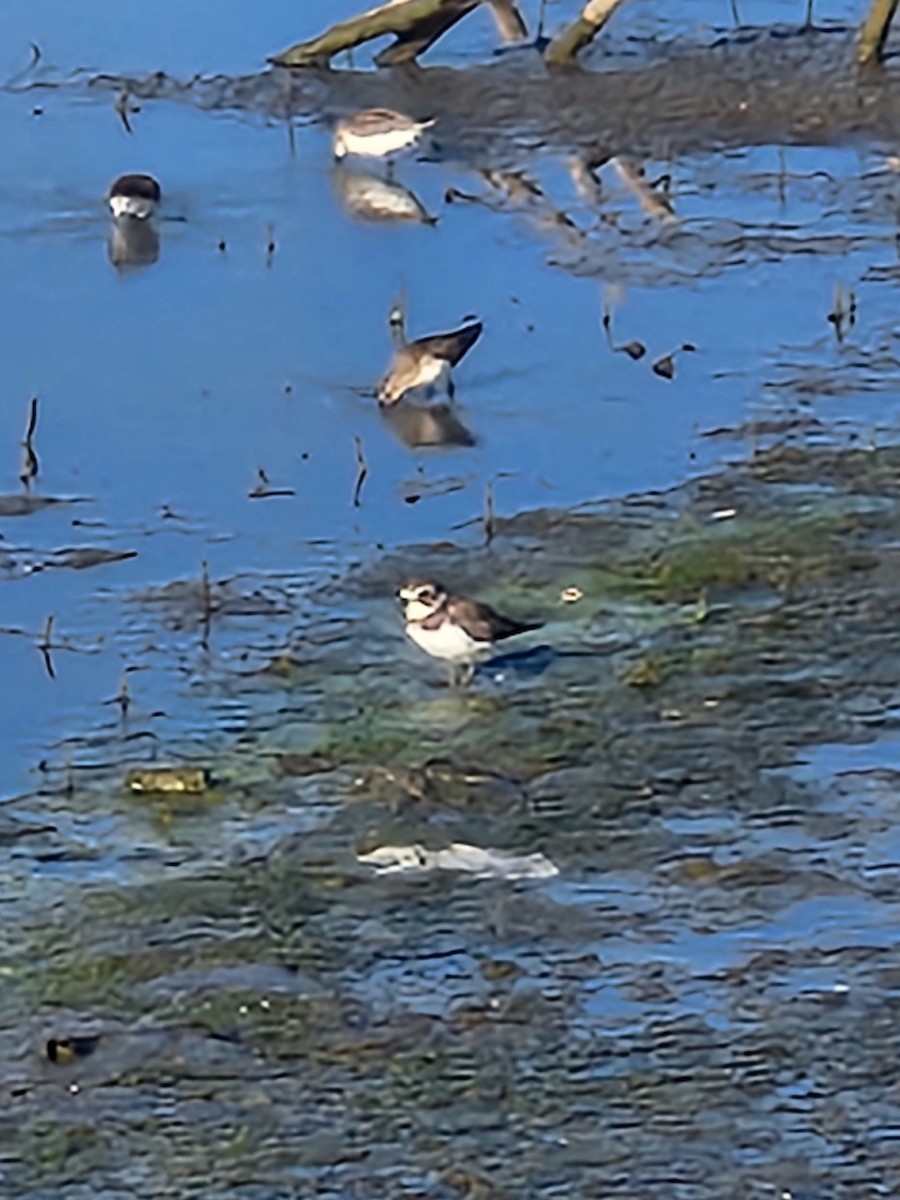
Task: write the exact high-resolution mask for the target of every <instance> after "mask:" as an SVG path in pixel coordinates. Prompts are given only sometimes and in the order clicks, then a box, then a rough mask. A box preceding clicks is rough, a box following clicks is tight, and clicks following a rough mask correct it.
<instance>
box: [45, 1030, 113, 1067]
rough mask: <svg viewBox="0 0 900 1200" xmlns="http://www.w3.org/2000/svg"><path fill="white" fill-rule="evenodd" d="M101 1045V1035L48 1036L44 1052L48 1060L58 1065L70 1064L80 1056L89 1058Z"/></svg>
mask: <svg viewBox="0 0 900 1200" xmlns="http://www.w3.org/2000/svg"><path fill="white" fill-rule="evenodd" d="M99 1045H100V1036H99V1034H95V1035H93V1036H88V1035H85V1034H81V1035H79V1036H77V1037H62V1038H55V1037H52V1038H48V1039H47V1042H46V1044H45V1046H44V1054H45V1055H46V1057H47V1061H48V1062H52V1063H54V1064H55V1065H56V1066H58V1067H65V1066H68V1065H69V1064H70V1063H73V1062H75V1061H76V1060H77V1059H79V1058H87V1057H88V1055H90V1054H93V1053H94V1051H95V1050H96V1049H97V1047H98V1046H99Z"/></svg>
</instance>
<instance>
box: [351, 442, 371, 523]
mask: <svg viewBox="0 0 900 1200" xmlns="http://www.w3.org/2000/svg"><path fill="white" fill-rule="evenodd" d="M353 445H354V447H355V449H356V486H355V487H354V489H353V507H354V508H359V507H360V500H359V497H360V493H361V492H362V486H363V484H364V483H365V481H366V476H367V475H368V474H369V466H368V463H367V462H366V456H365V455H364V454H363V444H362V438H359V437H355V438H354V439H353Z"/></svg>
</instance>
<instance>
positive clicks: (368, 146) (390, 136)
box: [343, 125, 419, 158]
mask: <svg viewBox="0 0 900 1200" xmlns="http://www.w3.org/2000/svg"><path fill="white" fill-rule="evenodd" d="M343 136H344V146H345V147H346V150H347V153H348V154H361V155H366V156H367V157H369V158H384V157H385V155H387V154H396V153H397V152H398V151H400V150H405V149H406V147H407V146H411V145H412V144H413V143H414V142H415V141H416V139H417V138H418V136H419V129H418V126H416V125H410V126H408V127H407V128H402V127H401V128H399V129H384V130H379V131H377V132H376V131H373V132H372V133H357V132H355V131H354V130H353V129H345V130H344V131H343Z"/></svg>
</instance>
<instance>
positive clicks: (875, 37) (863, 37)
mask: <svg viewBox="0 0 900 1200" xmlns="http://www.w3.org/2000/svg"><path fill="white" fill-rule="evenodd" d="M896 11H897V0H872V3H871V4H870V6H869V11H868V12H867V13H866V19H865V21H864V22H863V27H862V30H861V32H860V35H859V45H858V46H857V49H856V57H857V61H858V62H859V63H860V65H861V66H866V65H867V64H869V63H874V62H880V61H881V56H882V52H883V51H884V43H885V42H886V41H887V36H888V34H889V33H890V29H891V21H892V20H893V19H894V13H895V12H896Z"/></svg>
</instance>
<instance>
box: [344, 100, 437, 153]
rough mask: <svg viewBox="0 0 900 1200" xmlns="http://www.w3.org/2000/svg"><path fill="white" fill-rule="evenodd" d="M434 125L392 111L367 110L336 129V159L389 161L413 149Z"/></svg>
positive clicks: (345, 121) (348, 118) (432, 121)
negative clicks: (348, 156)
mask: <svg viewBox="0 0 900 1200" xmlns="http://www.w3.org/2000/svg"><path fill="white" fill-rule="evenodd" d="M433 124H434V118H432V119H431V120H428V121H414V120H413V119H412V117H407V116H405V115H404V114H403V113H399V112H395V111H394V110H393V109H391V108H367V109H366V110H365V111H364V112H359V113H356V114H355V116H352V117H345V118H344V119H343V120H341V121H338V123H337V125H336V126H335V129H334V157H335V158H344V157H345V156H346V155H348V154H357V155H360V156H361V157H363V158H390V157H391V155H393V154H399V152H400V151H401V150H406V149H408V148H409V147H410V146H414V145H415V144H416V142H417V141H418V140H419V138H420V137H421V136H422V134H423V133H424V132H425V130H426V129H430V128H431V126H432V125H433Z"/></svg>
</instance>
